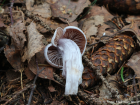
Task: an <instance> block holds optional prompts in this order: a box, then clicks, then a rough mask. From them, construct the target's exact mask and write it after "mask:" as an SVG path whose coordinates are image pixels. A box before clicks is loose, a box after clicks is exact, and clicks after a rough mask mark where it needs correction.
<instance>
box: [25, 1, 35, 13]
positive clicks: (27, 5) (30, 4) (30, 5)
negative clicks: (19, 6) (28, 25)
mask: <svg viewBox="0 0 140 105" xmlns="http://www.w3.org/2000/svg"><path fill="white" fill-rule="evenodd" d="M34 2H35V0H26V8H27V10H29V11H31V10H32V8H33V4H34Z"/></svg>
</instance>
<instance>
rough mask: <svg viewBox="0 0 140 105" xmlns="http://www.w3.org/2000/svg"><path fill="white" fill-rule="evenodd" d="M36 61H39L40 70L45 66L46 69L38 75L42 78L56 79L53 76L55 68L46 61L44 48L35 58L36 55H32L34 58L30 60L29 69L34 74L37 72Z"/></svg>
mask: <svg viewBox="0 0 140 105" xmlns="http://www.w3.org/2000/svg"><path fill="white" fill-rule="evenodd" d="M36 61H37V62H38V65H39V70H41V69H43V67H45V69H44V70H43V71H42V72H41V73H39V75H38V76H39V77H41V78H45V79H51V80H53V79H54V78H53V69H54V68H53V67H51V66H48V65H46V64H47V62H46V59H45V57H44V48H43V49H42V50H41V51H40V52H38V53H37V54H36V58H35V56H34V57H32V59H31V60H30V62H29V64H28V67H29V69H30V70H31V71H32V72H33V73H34V74H37V63H36Z"/></svg>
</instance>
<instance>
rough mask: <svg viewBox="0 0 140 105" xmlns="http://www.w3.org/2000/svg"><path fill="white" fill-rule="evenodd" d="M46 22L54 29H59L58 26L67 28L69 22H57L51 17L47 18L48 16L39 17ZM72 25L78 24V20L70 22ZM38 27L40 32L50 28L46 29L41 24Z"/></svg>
mask: <svg viewBox="0 0 140 105" xmlns="http://www.w3.org/2000/svg"><path fill="white" fill-rule="evenodd" d="M39 18H40V19H41V20H42V21H43V22H44V23H45V24H47V25H48V26H49V27H51V28H52V29H57V28H58V27H61V28H65V27H66V26H68V24H64V23H60V22H57V21H54V20H51V19H46V18H43V17H39ZM69 25H70V26H78V22H77V21H74V22H71V23H70V24H69ZM37 29H38V30H39V32H41V33H45V32H47V31H48V30H46V29H45V28H44V27H42V26H41V25H39V24H38V25H37Z"/></svg>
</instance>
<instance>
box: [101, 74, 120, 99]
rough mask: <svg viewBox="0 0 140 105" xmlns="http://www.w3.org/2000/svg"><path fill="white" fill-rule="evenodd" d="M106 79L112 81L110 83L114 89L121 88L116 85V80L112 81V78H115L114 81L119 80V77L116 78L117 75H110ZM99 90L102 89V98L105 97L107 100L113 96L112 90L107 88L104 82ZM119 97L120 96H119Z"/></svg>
mask: <svg viewBox="0 0 140 105" xmlns="http://www.w3.org/2000/svg"><path fill="white" fill-rule="evenodd" d="M106 80H107V81H108V82H109V81H111V82H109V85H110V86H111V87H112V89H114V90H119V89H118V87H117V86H116V82H112V80H113V81H117V78H116V76H115V75H108V76H107V77H106ZM99 91H100V95H99V96H100V98H103V99H104V100H105V99H110V98H111V97H112V94H111V92H110V91H109V90H108V88H107V87H106V86H105V85H104V84H102V85H101V86H100V88H99ZM118 98H119V97H118Z"/></svg>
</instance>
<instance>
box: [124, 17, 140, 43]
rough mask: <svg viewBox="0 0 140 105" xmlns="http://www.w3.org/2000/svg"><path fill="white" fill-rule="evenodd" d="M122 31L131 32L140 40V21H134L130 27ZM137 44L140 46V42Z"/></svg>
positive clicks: (127, 26)
mask: <svg viewBox="0 0 140 105" xmlns="http://www.w3.org/2000/svg"><path fill="white" fill-rule="evenodd" d="M122 30H131V31H132V32H133V33H134V35H136V37H137V38H138V40H140V19H136V20H134V21H132V22H131V24H130V25H126V26H125V27H123V29H122ZM137 43H138V44H139V45H140V42H139V41H137Z"/></svg>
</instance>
